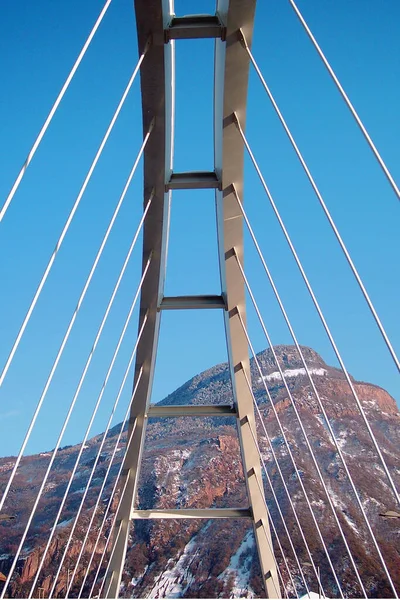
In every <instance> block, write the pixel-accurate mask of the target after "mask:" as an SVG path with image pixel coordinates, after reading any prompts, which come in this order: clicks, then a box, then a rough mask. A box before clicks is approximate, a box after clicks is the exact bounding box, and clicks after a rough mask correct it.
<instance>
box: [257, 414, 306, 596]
mask: <svg viewBox="0 0 400 600" xmlns="http://www.w3.org/2000/svg"><path fill="white" fill-rule="evenodd" d="M247 424H248V426H249V429H250V433H251V435H252V438H253V441H254V443H255V446H256V448H257V451H258V454H259V458H260V459H261V462H263V458H262V456H261V451H260V448H259V446H258V443H257V440H256V437H255V435H254V432H253V428H252V426H251V425H250V421H249V420H247ZM266 476H267V480H268V484H269V486H270V488H271V491H272V495H273V497H274V500H275V503H276V505H277V506H278V511H279V515H280V517H281V520H282V523H283V525H284V528H285V531H286V535H287V537H288V539H289V543H290V546H291V548H292V551H293V554H294V557H295V560H296V562H297V563H298V566H299V569H300V574H301V578H302V579H303V583H304V586H305V588H306V590H307V594H309V592H310V590H309V589H308V586H307V582H306V580H305V577H304V573H303V569H302V568H301V566H300V563H299V561H298V558H297V555H296V551H295V549H294V546H293V544H292V539H291V536H290V533H289V531H288V529H287V527H286V522H285V520H284V518H283V515H282V512H281V509H280V506H279V503H278V500H277V498H276V494H275V491H274V488H273V485H272V481H271V479H270V477H269V474H268V472H267V471H266ZM254 477H255V479H256V482H257V486H258V489H259V492H260V494H261V497H262V499H263V502H264V505H265V508H266V511H267V515H268V517H269V522H270V523H271V525H272V528H273V531H274V534H275V537H276V540H277V542H278V545H279V550H280V552H281V555H282V558H283V560H284V563H285V566H286V570H287V572H288V575H289V578H290V581H291V583H292V586H293V590H294V593H295V594H296V597H297V598H298V597H299V594H298V593H297V588H296V584H295V582H294V580H293V577H292V573H291V570H290V568H289V565H288V562H287V559H286V556H285V553H284V552H283V548H282V544H281V542H280V540H279V536H278V533H277V530H276V527H275V525H274V522H273V520H272V516H271V512H270V510H269V508H268V504H267V501H266V499H265V491H264V488H263V486H262V485H261V483H260V481H259V480H258V477H257V473H256V472H255V471H254ZM261 521H263V520H262V519H261ZM263 526H264V532H265V535H266V538H267V541H268V545H269V539H268V538H269V536H268V535H267V532H266V527H265V525H264V524H263ZM270 550H271V553H272V556H273V557H274V562H275V565H276V567H277V569H278V572H279V574H280V577H281V581H282V584H283V586H284V588H285V592H286V594H287V589H286V586H285V584H284V583H283V577H282V573H281V570H280V568H279V567H278V563H277V560H276V557H275V553H274V551H273V548H272V549H271V546H270ZM288 597H289V596H288Z"/></svg>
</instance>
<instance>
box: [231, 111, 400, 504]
mask: <svg viewBox="0 0 400 600" xmlns="http://www.w3.org/2000/svg"><path fill="white" fill-rule="evenodd" d="M236 125H237V128H238V130H239V132H240V135H241V136H242V139H243V142H244V144H245V146H246V149H247V151H248V153H249V156H250V158H251V161H252V163H253V165H254V167H255V169H256V171H257V174H258V176H259V178H260V181H261V183H262V186H263V188H264V190H265V192H266V194H267V197H268V199H269V202H270V204H271V206H272V208H273V211H274V213H275V215H276V218H277V219H278V222H279V224H280V226H281V229H282V232H283V234H284V236H285V238H286V241H287V243H288V245H289V248H290V250H291V252H292V254H293V257H294V259H295V261H296V264H297V266H298V268H299V271H300V273H301V276H302V278H303V280H304V283H305V284H306V287H307V290H308V292H309V294H310V296H311V299H312V301H313V304H314V306H315V308H316V310H317V312H318V315H319V318H320V320H321V322H322V325H323V327H324V329H325V331H326V334H327V336H328V338H329V341H330V343H331V345H332V348H333V350H334V352H335V354H336V357H337V359H338V361H339V363H340V366H341V369H342V371H343V373H344V376H345V378H346V381H347V383H348V385H349V387H350V390H351V393H352V395H353V397H354V399H355V401H356V403H357V406H358V409H359V411H360V414H361V416H362V418H363V421H364V423H365V426H366V427H367V430H368V433H369V435H370V438H371V440H372V443H373V445H374V447H375V450H376V452H377V454H378V456H379V459H380V461H381V463H382V466H383V469H384V471H385V474H386V476H387V478H388V480H389V483H390V486H391V488H392V490H393V493H394V496H395V498H396V500H397V503H398V504H399V506H400V495H399V493H398V491H397V489H396V486H395V483H394V481H393V478H392V476H391V474H390V472H389V469H388V466H387V464H386V461H385V459H384V457H383V454H382V451H381V449H380V448H379V444H378V442H377V440H376V438H375V435H374V432H373V431H372V429H371V425H370V424H369V421H368V418H367V415H366V414H365V411H364V408H363V406H362V404H361V401H360V399H359V397H358V394H357V392H356V390H355V387H354V385H353V382H352V381H351V379H350V375H349V373H348V371H347V369H346V366H345V364H344V362H343V359H342V357H341V354H340V352H339V349H338V347H337V346H336V342H335V340H334V338H333V335H332V333H331V330H330V328H329V327H328V324H327V322H326V320H325V317H324V314H323V312H322V310H321V307H320V305H319V302H318V300H317V298H316V296H315V294H314V291H313V288H312V287H311V284H310V282H309V280H308V277H307V275H306V272H305V271H304V268H303V265H302V263H301V261H300V259H299V257H298V255H297V252H296V250H295V247H294V245H293V242H292V240H291V238H290V236H289V234H288V232H287V229H286V227H285V224H284V222H283V219H282V217H281V215H280V213H279V211H278V208H277V206H276V204H275V202H274V199H273V197H272V195H271V192H270V190H269V188H268V186H267V184H266V182H265V179H264V177H263V175H262V173H261V170H260V167H259V166H258V163H257V161H256V159H255V157H254V154H253V152H252V150H251V148H250V146H249V143H248V141H247V139H246V137H245V135H244V133H243V130H242V129H241V127H240V124H239V122H238V121H237V119H236Z"/></svg>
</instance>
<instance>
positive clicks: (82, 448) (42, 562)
mask: <svg viewBox="0 0 400 600" xmlns="http://www.w3.org/2000/svg"><path fill="white" fill-rule="evenodd" d="M140 335H141V333H139V335H138V340H139V339H140ZM129 364H130V363H129ZM141 374H142V373H141V371H140V373H139V376H138V381H139V380H140V378H141ZM135 391H136V387H135V390H134V392H133V394H134V393H135ZM119 396H120V394H119V395H118V396H117V400H116V401H115V404H114V407H113V409H112V411H111V417H110V420H109V423H108V426H107V428H106V432H105V434H107V433H108V430H109V428H110V424H111V419H112V417H113V415H114V413H115V409H116V407H117V404H118V400H119ZM132 400H133V396H132ZM132 400H131V402H130V404H129V407H128V410H127V415H128V412H129V408H130V406H131V403H132ZM96 412H97V410H96ZM95 414H96V413H94V415H93V419H92V420H91V421H90V424H89V426H88V429H87V431H86V434H85V436H84V440H83V441H82V442H81V447H80V450H79V453H78V456H77V458H76V461H75V465H74V468H73V470H72V472H71V475H70V477H69V481H68V485H67V488H66V490H65V492H64V496H63V499H62V501H61V504H60V506H59V509H58V513H57V516H56V518H55V520H54V524H53V528H52V530H51V533H50V536H49V538H48V540H47V544H46V547H45V549H44V551H43V554H42V558H41V561H40V564H39V566H38V568H37V570H36V575H35V579H34V581H33V584H32V586H31V591H30V593H29V596H28V598H31V597H32V594H33V592H34V589H35V587H36V584H37V581H38V579H39V575H40V572H41V570H42V568H43V565H44V563H45V560H46V555H47V552H48V550H49V548H50V545H51V542H52V540H53V537H54V534H55V532H56V530H57V523H58V521H59V519H60V516H61V513H62V511H63V508H64V506H65V502H66V500H67V496H68V494H69V490H70V488H71V485H72V482H73V479H74V477H75V474H76V471H77V468H78V465H79V462H80V459H81V457H82V454H83V451H84V449H85V444H86V441H87V439H88V437H89V432H90V429H91V424H92V423H93V420H94V416H95ZM126 418H127V416H126V417H125V419H124V421H123V425H124V424H125V421H126ZM122 432H123V430H121V432H120V434H119V436H118V440H117V444H116V446H115V448H114V451H113V454H112V457H111V460H110V464H109V466H108V470H107V473H106V475H105V478H104V481H103V485H102V489H101V493H102V491H103V489H104V486H105V483H106V479H107V477H108V473H109V471H110V469H111V466H112V462H113V459H114V456H115V453H116V451H117V446H118V443H119V440H120V438H121V435H122ZM103 445H104V444H102V445H101V449H102V448H103ZM100 453H101V450H99V451H98V455H100ZM97 462H98V457H96V461H95V465H93V467H92V473H94V471H95V468H96V466H97ZM100 495H101V494H100ZM98 502H100V498H99V499H98ZM96 508H97V507H96Z"/></svg>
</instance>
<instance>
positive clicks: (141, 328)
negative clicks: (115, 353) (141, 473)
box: [60, 315, 148, 597]
mask: <svg viewBox="0 0 400 600" xmlns="http://www.w3.org/2000/svg"><path fill="white" fill-rule="evenodd" d="M147 318H148V316H147V315H145V317H144V319H143V322H142V325H141V327H140V331H139V333H138V337H137V341H136V344H135V347H134V349H133V352H132V354H131V358H130V360H129V363H128V366H127V368H126V371H125V375H124V378H123V380H122V383H121V386H120V388H119V391H118V394H117V398H116V400H115V404H114V407H113V410H112V413H111V415H110V418H109V420H108V423H107V427H106V429H105V431H104V433H103V437H102V440H101V443H100V446H99V450H98V452H97V456H96V460H95V462H94V465H93V468H92V472H91V474H90V477H89V479H88V482H87V484H86V489H85V492H84V494H83V496H82V500H81V503H80V506H79V509H78V512H77V514H76V517H75V522H74V524H73V527H72V529H71V533H70V536H69V539H68V542H67V545H66V551H65V556H66V555H67V551H68V548H69V544H70V542H71V541H72V538H73V534H74V530H75V527H76V525H77V524H78V520H79V517H80V514H81V512H82V508H83V506H84V503H85V500H86V496H87V493H88V491H89V488H90V484H91V482H92V480H93V477H94V473H95V470H96V467H97V465H98V462H99V459H100V455H101V452H102V450H103V447H104V444H105V442H106V438H107V433H108V431H109V429H110V426H111V422H112V419H113V417H114V414H115V411H116V408H117V406H118V402H119V399H120V397H121V394H122V392H123V389H124V387H125V384H126V380H127V378H128V375H129V372H130V370H131V367H132V362H133V359H134V358H135V356H136V351H137V347H138V345H139V342H140V339H141V337H142V333H143V330H144V328H145V326H146V322H147ZM141 374H142V369H141V370H140V377H138V378H137V380H136V384H135V387H134V389H133V392H132V394H131V400H130V402H129V407H130V406H131V404H132V402H133V399H134V397H135V395H136V391H137V388H138V386H139V383H140V378H141ZM105 480H106V477H105V478H104V481H103V485H102V490H103V489H104V486H105ZM102 490H101V491H102ZM99 502H100V496H99V497H98V498H97V502H96V503H95V506H94V509H93V514H92V518H91V520H90V523H89V525H88V528H87V531H86V535H85V538H84V540H83V542H82V546H81V551H80V553H79V556H78V558H77V560H76V563H75V568H74V571H73V573H72V576H71V579H70V583H69V587H68V589H67V594H66V597H68V595H69V592H70V590H71V587H72V583H73V580H74V577H75V575H76V571H77V568H78V563H79V561H80V559H81V556H82V553H83V550H84V545H85V544H86V540H87V538H88V536H89V533H90V527H91V526H92V523H93V520H94V517H95V513H96V510H97V507H98V505H99ZM63 562H64V560H63V559H62V560H61V563H60V566H61V567H62V565H63ZM60 571H61V569H60Z"/></svg>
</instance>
